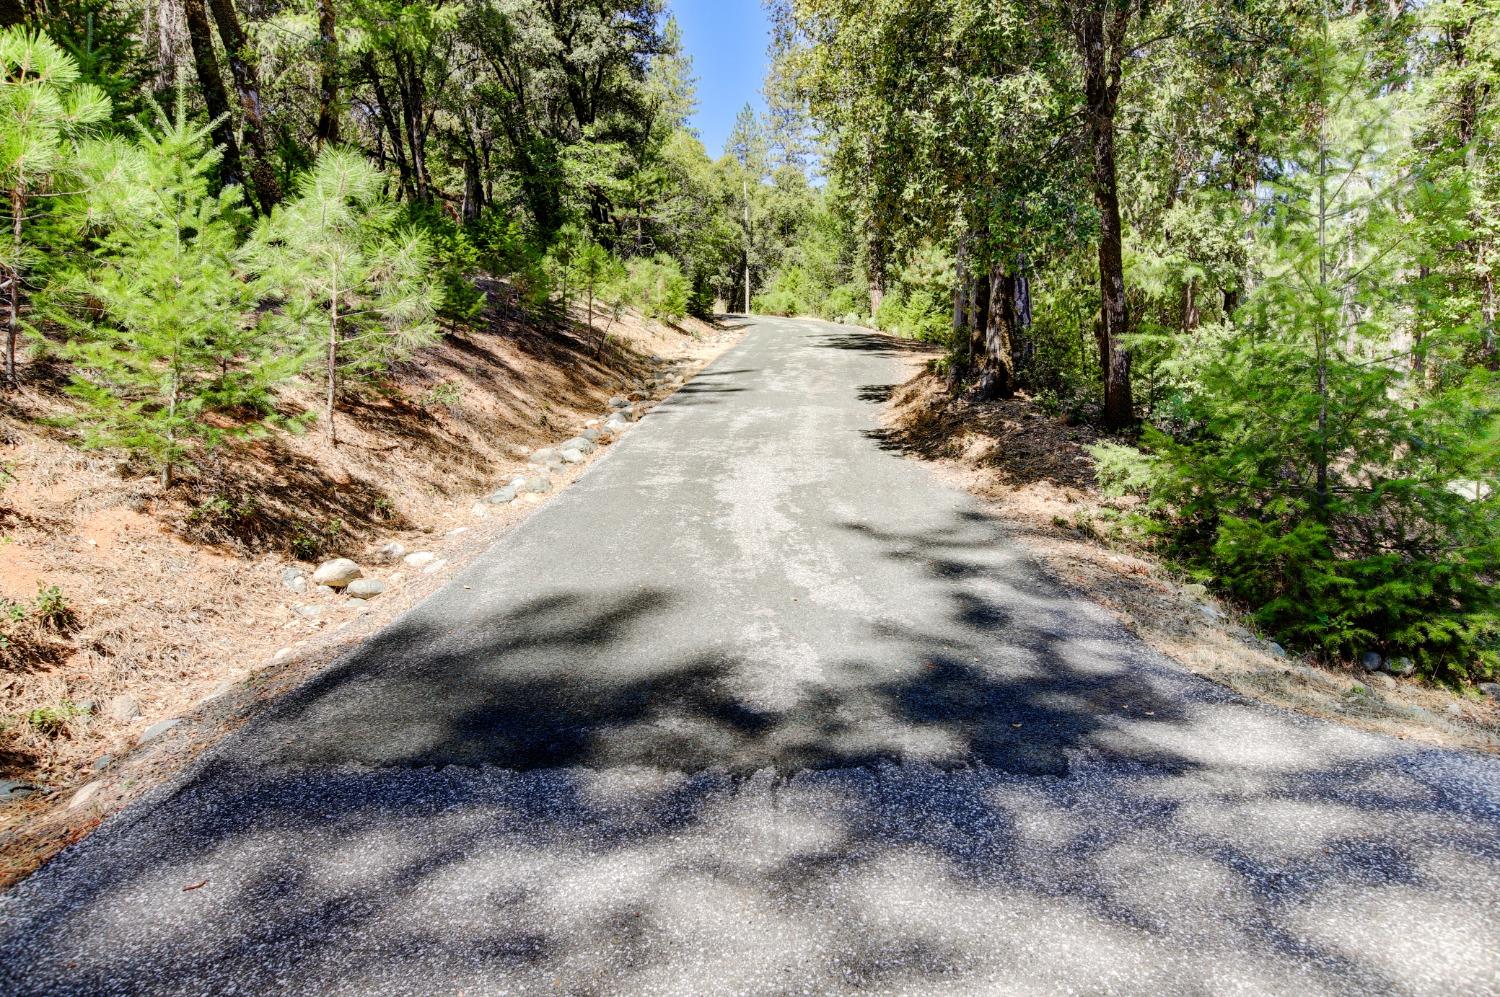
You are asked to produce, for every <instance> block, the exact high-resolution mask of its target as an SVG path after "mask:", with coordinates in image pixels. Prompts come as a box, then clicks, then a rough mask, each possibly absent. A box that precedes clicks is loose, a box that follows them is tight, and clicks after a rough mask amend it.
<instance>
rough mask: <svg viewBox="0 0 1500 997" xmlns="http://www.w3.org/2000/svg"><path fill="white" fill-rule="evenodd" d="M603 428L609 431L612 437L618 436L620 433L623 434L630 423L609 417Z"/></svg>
mask: <svg viewBox="0 0 1500 997" xmlns="http://www.w3.org/2000/svg"><path fill="white" fill-rule="evenodd" d="M604 428H605V429H607V430H609V431H610V432H611V433H613V434H614V435H616V436H619V435H620V434H621V433H623V432H625V430H627V429H629V428H630V423H628V422H626V421H625V420H624V419H617V418H615V417H614V416H610V417H609V421H608V422H606V423H605V424H604Z"/></svg>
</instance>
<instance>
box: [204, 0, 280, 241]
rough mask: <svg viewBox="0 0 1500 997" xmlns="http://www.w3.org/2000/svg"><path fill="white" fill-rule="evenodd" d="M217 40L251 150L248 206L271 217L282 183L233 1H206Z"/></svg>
mask: <svg viewBox="0 0 1500 997" xmlns="http://www.w3.org/2000/svg"><path fill="white" fill-rule="evenodd" d="M209 9H210V10H211V11H212V12H213V16H214V23H215V24H217V25H218V28H219V38H220V40H222V41H223V42H224V51H225V53H226V54H227V55H228V57H229V75H230V78H231V79H233V80H234V89H235V92H236V94H237V96H238V97H239V99H240V113H241V121H242V128H243V135H244V139H245V144H246V145H248V146H249V147H250V158H251V163H250V175H251V179H252V181H253V183H252V186H253V188H254V189H253V191H251V193H252V194H253V199H251V205H252V206H253V207H254V208H256V209H258V210H259V212H260V213H261V214H266V215H268V214H270V213H271V208H273V207H274V206H275V205H276V204H277V203H279V202H280V201H281V183H280V182H279V181H278V180H277V179H276V167H275V165H274V164H273V163H272V159H271V149H270V144H269V143H268V142H267V140H266V125H265V107H264V105H262V104H261V101H260V72H259V70H258V69H257V68H256V64H255V57H254V54H253V51H252V49H251V46H250V39H249V38H247V37H246V36H245V29H244V28H243V27H242V26H241V25H240V18H239V14H238V13H237V12H236V11H235V9H234V0H209Z"/></svg>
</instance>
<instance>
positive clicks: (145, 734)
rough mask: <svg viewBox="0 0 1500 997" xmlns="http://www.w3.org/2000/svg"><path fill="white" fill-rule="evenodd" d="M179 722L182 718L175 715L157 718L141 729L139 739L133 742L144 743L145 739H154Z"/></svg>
mask: <svg viewBox="0 0 1500 997" xmlns="http://www.w3.org/2000/svg"><path fill="white" fill-rule="evenodd" d="M180 723H182V720H181V719H180V718H177V717H174V718H172V719H171V720H159V721H157V722H156V723H154V724H152V725H151V726H150V727H147V728H146V729H145V730H144V731H142V732H141V736H140V740H138V741H136V742H135V743H136V744H145V743H146V742H147V741H154V740H156V739H157V738H158V737H161V736H162V735H163V734H165V733H166V732H167V731H169V730H171V729H172V728H173V727H176V726H177V725H178V724H180Z"/></svg>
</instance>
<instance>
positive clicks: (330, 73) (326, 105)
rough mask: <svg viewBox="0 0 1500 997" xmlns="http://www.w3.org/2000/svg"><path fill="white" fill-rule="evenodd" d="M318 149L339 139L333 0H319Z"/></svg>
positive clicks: (337, 75)
mask: <svg viewBox="0 0 1500 997" xmlns="http://www.w3.org/2000/svg"><path fill="white" fill-rule="evenodd" d="M314 139H315V141H316V142H317V146H318V149H319V150H321V149H322V148H323V147H324V146H327V145H332V144H333V143H335V142H337V141H338V140H339V36H338V14H337V11H336V10H335V9H334V6H333V0H318V124H317V127H316V129H315V132H314Z"/></svg>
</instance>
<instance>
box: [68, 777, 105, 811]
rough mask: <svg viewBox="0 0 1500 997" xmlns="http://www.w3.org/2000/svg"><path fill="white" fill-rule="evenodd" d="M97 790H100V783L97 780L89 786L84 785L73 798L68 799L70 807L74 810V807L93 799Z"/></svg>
mask: <svg viewBox="0 0 1500 997" xmlns="http://www.w3.org/2000/svg"><path fill="white" fill-rule="evenodd" d="M97 792H99V784H98V783H97V782H91V783H89V784H88V785H87V786H84V787H83V788H82V789H80V790H79V791H78V792H76V793H74V794H73V798H72V799H71V800H69V801H68V809H69V810H72V809H73V808H74V807H81V806H83V805H84V804H85V803H87V802H88V801H89V800H92V799H93V798H94V794H95V793H97Z"/></svg>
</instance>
